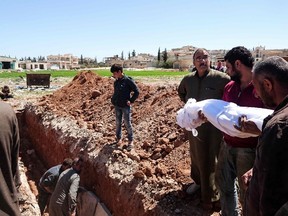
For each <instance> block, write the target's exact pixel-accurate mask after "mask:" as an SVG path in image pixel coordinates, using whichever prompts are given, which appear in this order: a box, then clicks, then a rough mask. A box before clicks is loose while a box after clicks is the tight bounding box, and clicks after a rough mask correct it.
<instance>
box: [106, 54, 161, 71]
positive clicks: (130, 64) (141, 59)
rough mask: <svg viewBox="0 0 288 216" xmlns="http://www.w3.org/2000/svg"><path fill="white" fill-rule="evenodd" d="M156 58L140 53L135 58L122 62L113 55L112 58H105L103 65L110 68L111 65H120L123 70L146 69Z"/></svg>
mask: <svg viewBox="0 0 288 216" xmlns="http://www.w3.org/2000/svg"><path fill="white" fill-rule="evenodd" d="M155 60H156V57H155V56H152V55H150V54H146V53H140V54H138V55H137V56H135V57H131V58H130V59H127V60H123V59H121V58H119V57H118V55H115V56H113V57H106V58H105V59H104V61H105V64H106V65H107V66H109V67H111V66H112V65H113V64H121V65H122V66H123V67H124V68H147V67H152V65H153V62H155Z"/></svg>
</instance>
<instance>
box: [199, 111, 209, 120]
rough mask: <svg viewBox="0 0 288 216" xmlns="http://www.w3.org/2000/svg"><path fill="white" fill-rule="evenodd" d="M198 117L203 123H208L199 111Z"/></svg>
mask: <svg viewBox="0 0 288 216" xmlns="http://www.w3.org/2000/svg"><path fill="white" fill-rule="evenodd" d="M198 117H199V119H201V120H202V121H204V122H207V121H208V120H207V118H206V116H205V115H204V114H203V113H202V111H201V110H199V111H198Z"/></svg>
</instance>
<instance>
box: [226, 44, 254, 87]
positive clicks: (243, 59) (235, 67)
mask: <svg viewBox="0 0 288 216" xmlns="http://www.w3.org/2000/svg"><path fill="white" fill-rule="evenodd" d="M224 60H225V62H226V67H227V69H226V73H228V75H229V76H230V77H231V80H234V81H236V82H241V78H242V76H243V74H242V72H243V69H245V68H249V69H250V70H252V67H253V64H254V58H253V56H252V53H251V52H250V51H249V50H248V49H247V48H245V47H243V46H238V47H234V48H232V49H231V50H230V51H229V52H227V53H226V55H225V57H224Z"/></svg>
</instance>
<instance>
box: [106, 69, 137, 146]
mask: <svg viewBox="0 0 288 216" xmlns="http://www.w3.org/2000/svg"><path fill="white" fill-rule="evenodd" d="M110 71H111V73H113V77H114V78H115V79H116V80H115V82H114V94H113V96H112V99H111V102H112V104H113V105H114V106H115V113H116V142H117V143H118V144H120V142H121V136H122V132H121V124H122V116H123V119H124V124H125V127H126V130H127V134H128V147H127V150H128V151H130V150H131V149H132V148H133V129H132V124H131V109H132V103H134V101H135V100H136V99H137V97H138V95H139V90H138V87H137V85H136V84H135V82H134V81H133V79H132V78H130V77H128V76H126V75H125V74H124V73H123V68H122V66H121V65H118V64H114V65H112V67H111V70H110ZM131 92H133V94H132V96H131Z"/></svg>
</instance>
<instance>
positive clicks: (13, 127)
mask: <svg viewBox="0 0 288 216" xmlns="http://www.w3.org/2000/svg"><path fill="white" fill-rule="evenodd" d="M19 146H20V138H19V128H18V121H17V118H16V115H15V112H14V110H13V109H12V107H11V106H10V105H9V104H7V103H5V102H0V158H1V162H0V215H10V216H18V215H20V210H19V206H18V196H17V194H18V193H17V189H16V185H18V184H19V185H20V182H15V180H19V179H20V178H19V167H18V156H19Z"/></svg>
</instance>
